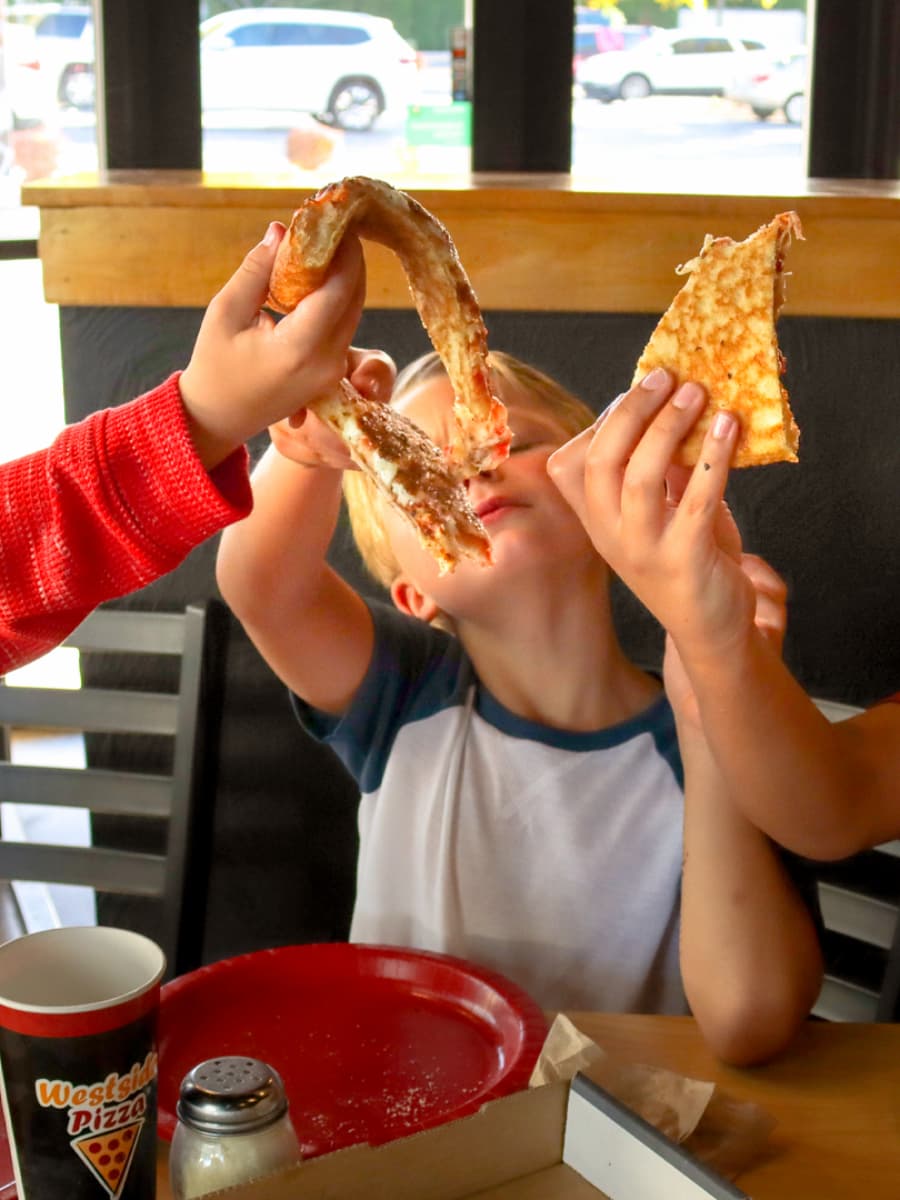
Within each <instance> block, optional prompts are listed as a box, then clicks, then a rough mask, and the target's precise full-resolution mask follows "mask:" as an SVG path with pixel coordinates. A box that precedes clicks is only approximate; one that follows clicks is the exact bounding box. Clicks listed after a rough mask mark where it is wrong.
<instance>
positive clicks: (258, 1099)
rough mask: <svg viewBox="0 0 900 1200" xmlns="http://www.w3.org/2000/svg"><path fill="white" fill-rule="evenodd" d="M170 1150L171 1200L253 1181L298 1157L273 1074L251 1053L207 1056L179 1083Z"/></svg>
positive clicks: (189, 1198)
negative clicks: (249, 1055)
mask: <svg viewBox="0 0 900 1200" xmlns="http://www.w3.org/2000/svg"><path fill="white" fill-rule="evenodd" d="M177 1113H178V1124H177V1125H176V1127H175V1135H174V1137H173V1138H172V1148H171V1152H170V1155H169V1183H170V1186H171V1190H172V1197H173V1200H194V1198H195V1197H197V1196H205V1195H207V1194H208V1193H209V1192H215V1191H219V1190H220V1189H221V1188H227V1187H232V1186H234V1185H235V1184H238V1183H243V1182H245V1181H246V1180H248V1179H258V1178H259V1177H260V1176H263V1175H268V1174H270V1173H271V1172H273V1171H277V1170H278V1169H279V1168H284V1167H289V1166H292V1165H293V1164H294V1163H297V1162H299V1160H300V1157H301V1154H300V1145H299V1143H298V1141H297V1135H296V1134H295V1133H294V1129H293V1126H292V1125H291V1121H290V1117H289V1115H288V1102H287V1097H286V1096H285V1092H284V1085H283V1083H282V1081H281V1077H280V1076H279V1074H278V1072H277V1071H275V1070H274V1069H273V1068H272V1067H270V1066H269V1065H268V1064H267V1063H264V1062H260V1061H259V1060H258V1059H254V1058H243V1057H241V1056H226V1057H222V1058H211V1059H208V1060H207V1061H206V1062H202V1063H200V1064H199V1065H198V1066H196V1067H194V1069H193V1070H192V1071H189V1072H188V1073H187V1075H186V1076H185V1077H184V1079H183V1080H182V1083H181V1090H180V1093H179V1098H178V1106H177Z"/></svg>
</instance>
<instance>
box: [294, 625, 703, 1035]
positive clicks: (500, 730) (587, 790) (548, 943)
mask: <svg viewBox="0 0 900 1200" xmlns="http://www.w3.org/2000/svg"><path fill="white" fill-rule="evenodd" d="M372 614H373V618H374V621H375V648H374V653H373V657H372V662H371V664H370V667H369V670H368V673H367V675H366V677H365V679H364V681H363V683H362V685H361V687H360V689H359V692H358V694H357V696H356V697H355V699H354V701H353V703H352V705H351V706H350V708H349V709H348V711H347V712H346V713H345V714H344V715H343V716H342V717H341V718H333V717H330V716H328V715H326V714H324V713H321V712H319V711H317V710H314V709H311V708H309V706H307V705H305V704H304V703H303V702H302V701H300V700H299V699H298V698H297V697H294V703H295V706H296V710H297V712H298V715H299V716H300V718H301V720H302V721H303V722H304V724H305V725H306V726H307V728H308V729H309V730H310V731H311V732H312V733H313V734H314V735H315V736H317V737H318V738H320V739H322V740H323V741H325V742H326V743H327V744H328V745H330V746H331V747H333V749H334V750H335V751H336V752H337V754H338V755H339V757H340V758H341V760H342V761H343V762H344V764H345V765H346V766H347V768H348V769H349V770H350V772H351V774H352V775H353V776H354V778H355V779H356V780H357V782H358V783H359V786H360V790H361V793H362V798H361V804H360V810H359V834H360V848H359V864H358V872H357V895H356V906H355V910H354V915H353V923H352V927H351V931H350V937H351V940H353V941H358V942H369V943H382V944H385V943H387V944H393V945H403V946H411V947H415V948H417V949H422V950H435V951H440V952H443V953H446V954H454V955H458V956H460V957H463V958H466V959H469V960H470V961H473V962H477V963H480V964H482V965H484V966H487V967H490V968H492V969H494V970H497V971H500V972H502V973H503V974H504V975H506V976H507V977H508V978H510V979H512V980H514V981H515V982H516V983H518V984H519V985H520V986H521V987H523V988H525V989H526V991H528V992H529V993H530V994H531V996H532V997H533V998H534V999H535V1000H537V1001H538V1003H539V1004H541V1005H543V1006H544V1007H545V1008H548V1009H556V1008H559V1009H562V1008H568V1009H590V1010H609V1011H622V1012H661V1013H683V1012H686V1011H687V1002H686V1000H685V996H684V992H683V989H682V986H681V979H680V974H679V969H678V932H679V899H680V881H681V858H682V822H683V791H682V770H681V763H680V759H679V755H678V746H677V742H676V737H675V726H674V720H673V717H672V712H671V709H670V708H669V704H668V702H667V700H666V699H665V697H664V696H661V697H660V699H658V700H657V701H655V702H654V703H653V704H652V705H651V707H650V708H648V709H647V710H646V711H645V712H644V713H642V714H641V715H639V716H637V717H635V718H633V719H631V720H629V721H625V722H623V723H622V724H620V725H616V726H613V727H612V728H609V729H602V730H598V731H597V732H595V733H567V732H564V731H562V730H558V729H552V728H549V727H547V726H544V725H538V724H535V723H534V722H532V721H526V720H523V719H522V718H521V717H518V716H515V715H514V714H513V713H511V712H509V711H508V710H507V709H505V708H504V707H503V706H502V705H501V704H499V703H498V702H497V701H496V700H495V699H494V698H493V697H492V696H491V695H490V694H489V693H488V692H487V691H486V690H485V688H484V687H483V686H482V685H481V684H480V682H479V680H478V678H477V677H476V675H475V673H474V671H473V669H472V665H471V663H470V662H469V660H468V658H467V656H466V654H465V652H464V650H463V648H462V647H461V645H460V644H459V642H458V641H457V639H456V638H454V637H451V636H449V635H448V634H446V633H444V632H442V631H441V630H437V629H434V628H432V627H430V626H428V625H426V624H425V623H423V622H421V621H417V620H414V619H412V618H410V617H407V616H405V615H403V614H401V613H398V612H396V611H394V610H393V609H390V608H388V607H387V606H385V605H380V604H373V605H372Z"/></svg>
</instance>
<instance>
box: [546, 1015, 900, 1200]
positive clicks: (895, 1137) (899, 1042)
mask: <svg viewBox="0 0 900 1200" xmlns="http://www.w3.org/2000/svg"><path fill="white" fill-rule="evenodd" d="M569 1015H570V1016H571V1017H572V1020H573V1021H574V1023H575V1024H576V1025H577V1026H578V1028H579V1029H581V1030H582V1032H583V1033H586V1034H587V1035H588V1037H590V1038H592V1039H593V1040H594V1041H595V1042H597V1043H598V1045H600V1046H602V1047H603V1048H604V1049H606V1050H609V1051H610V1052H615V1053H617V1054H621V1055H622V1056H623V1057H625V1058H628V1059H631V1060H633V1061H635V1062H645V1063H650V1064H653V1065H654V1066H661V1067H668V1068H669V1069H670V1070H673V1071H678V1072H680V1073H681V1074H682V1075H690V1076H692V1077H694V1078H697V1079H709V1080H712V1081H714V1082H715V1083H717V1084H719V1085H720V1086H721V1087H722V1088H723V1089H724V1090H725V1091H726V1092H728V1094H729V1095H731V1096H733V1097H734V1098H735V1099H738V1100H752V1101H755V1102H756V1103H757V1104H759V1105H761V1106H762V1107H763V1108H764V1109H765V1110H766V1112H767V1113H769V1114H770V1115H771V1116H773V1117H774V1118H775V1119H776V1120H777V1122H778V1124H777V1126H776V1128H775V1131H774V1133H773V1134H772V1139H771V1146H772V1151H773V1153H772V1156H771V1157H770V1158H769V1159H768V1161H766V1162H761V1163H760V1164H759V1165H758V1166H755V1167H753V1168H752V1169H751V1170H748V1171H746V1172H745V1173H744V1174H743V1175H742V1176H741V1177H740V1178H739V1179H738V1180H737V1181H736V1182H737V1184H738V1186H739V1187H741V1188H742V1189H743V1190H744V1191H745V1192H747V1193H748V1194H749V1195H750V1196H752V1197H753V1200H843V1198H844V1197H857V1196H858V1197H865V1200H896V1198H897V1197H898V1196H900V1025H850V1024H838V1023H830V1022H816V1021H810V1022H808V1023H807V1024H806V1025H805V1026H804V1028H803V1029H802V1030H801V1032H800V1035H799V1036H798V1038H797V1039H796V1041H795V1042H794V1044H793V1046H792V1048H791V1050H790V1051H789V1052H788V1053H787V1054H785V1055H783V1056H782V1057H781V1058H780V1059H778V1060H777V1061H776V1062H773V1063H771V1064H769V1065H767V1066H764V1067H755V1068H752V1069H749V1070H748V1069H742V1070H738V1069H735V1068H731V1067H726V1066H724V1065H723V1064H722V1063H720V1062H719V1061H718V1060H717V1059H716V1058H715V1057H714V1056H713V1055H712V1054H711V1053H710V1051H709V1050H708V1049H707V1047H706V1045H705V1044H704V1042H703V1039H702V1038H701V1036H700V1032H699V1029H698V1028H697V1024H696V1022H695V1021H693V1020H692V1019H691V1018H690V1017H654V1016H636V1015H632V1014H597V1013H571V1014H569Z"/></svg>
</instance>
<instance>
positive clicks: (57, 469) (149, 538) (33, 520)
mask: <svg viewBox="0 0 900 1200" xmlns="http://www.w3.org/2000/svg"><path fill="white" fill-rule="evenodd" d="M251 507H252V499H251V492H250V483H249V478H248V472H247V452H246V450H245V449H243V448H241V449H240V450H237V451H235V453H234V454H232V455H231V456H230V457H229V458H227V459H226V460H225V461H224V462H223V463H221V464H220V465H219V466H218V467H217V468H216V469H215V470H214V471H212V472H207V471H206V469H205V468H204V466H203V464H202V463H201V462H200V460H199V458H198V457H197V454H196V452H195V450H194V446H193V443H192V441H191V438H190V434H189V432H188V427H187V423H186V420H185V414H184V408H183V406H182V402H181V394H180V392H179V390H178V375H177V374H176V375H173V376H171V378H169V379H168V380H166V382H165V383H163V384H161V385H160V386H159V387H157V388H155V389H154V390H153V391H151V392H148V393H147V394H146V395H144V396H140V397H138V398H137V399H136V400H132V401H131V402H130V403H128V404H123V405H120V406H119V407H116V408H109V409H104V410H102V411H100V412H97V413H93V414H91V416H89V417H88V418H86V419H85V420H84V421H80V422H79V423H78V424H76V425H72V426H69V427H68V428H66V429H64V430H63V432H62V433H61V434H60V435H59V436H58V437H57V438H56V440H55V441H54V442H53V443H52V444H51V445H50V446H49V447H48V448H47V449H46V450H42V451H39V452H38V453H36V454H32V455H29V456H28V457H26V458H22V459H18V460H16V461H15V462H11V463H7V464H5V465H4V466H0V522H2V525H0V674H2V673H4V672H5V671H8V670H11V669H12V668H13V667H16V666H21V665H22V664H23V663H25V662H28V661H30V660H31V659H33V658H37V657H38V656H39V655H41V654H43V653H45V652H46V651H47V650H49V649H51V648H52V647H53V646H55V645H58V643H59V642H60V641H62V639H63V638H64V637H65V636H66V635H67V634H68V633H69V632H70V631H71V630H72V629H74V628H75V626H76V625H77V624H78V623H79V622H80V621H81V620H83V618H84V617H85V616H86V615H87V614H88V613H89V612H90V611H91V610H92V609H93V608H95V607H96V606H97V605H98V604H99V603H100V602H101V601H103V600H109V599H112V598H113V597H115V596H122V595H125V594H126V593H128V592H132V591H135V590H136V589H137V588H140V587H143V586H144V585H145V584H147V583H150V582H151V581H152V580H154V579H156V578H158V577H159V576H160V575H164V574H165V573H166V572H167V571H171V570H172V569H173V568H174V567H176V566H177V565H178V564H179V563H180V562H181V561H182V559H183V558H184V557H185V556H186V555H187V553H188V552H189V551H190V550H192V549H193V548H194V546H196V545H198V544H199V543H200V542H202V541H204V540H205V539H206V538H208V537H210V536H211V535H212V534H214V533H216V532H218V531H219V530H220V529H222V528H223V527H224V526H225V525H228V524H230V523H231V522H232V521H237V520H240V519H241V518H242V517H245V516H246V515H247V513H249V511H250V509H251Z"/></svg>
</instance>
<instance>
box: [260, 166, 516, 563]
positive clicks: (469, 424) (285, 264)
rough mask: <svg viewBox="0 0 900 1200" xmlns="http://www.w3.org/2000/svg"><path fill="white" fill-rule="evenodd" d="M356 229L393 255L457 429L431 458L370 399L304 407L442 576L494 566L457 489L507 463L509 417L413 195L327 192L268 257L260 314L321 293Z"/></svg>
mask: <svg viewBox="0 0 900 1200" xmlns="http://www.w3.org/2000/svg"><path fill="white" fill-rule="evenodd" d="M351 230H352V231H353V232H355V233H357V234H358V235H359V236H360V237H362V238H368V239H370V240H372V241H376V242H380V243H382V244H383V245H385V246H387V247H389V248H390V249H391V250H393V251H394V252H395V253H396V254H397V256H398V257H399V259H400V262H401V264H402V266H403V268H404V270H405V272H406V276H407V279H408V282H409V287H410V292H411V294H412V297H413V300H414V302H415V305H416V308H417V310H418V312H419V316H420V317H421V319H422V323H423V325H424V326H425V329H426V331H427V333H428V335H429V337H430V338H431V341H432V343H433V345H434V347H435V349H436V350H437V352H438V354H439V355H440V358H441V361H442V362H443V364H444V367H445V369H446V372H447V376H448V378H449V380H450V384H451V387H452V389H453V395H454V401H453V411H454V416H455V429H454V433H453V437H452V441H451V444H450V445H449V446H448V447H446V448H444V449H443V450H441V449H438V447H436V446H435V445H434V443H433V442H432V441H431V440H430V439H429V438H428V437H427V435H426V434H425V433H424V432H423V431H422V430H421V429H420V428H419V427H418V426H417V425H414V424H413V423H412V422H411V421H410V420H409V419H408V418H407V417H404V416H403V415H402V414H401V413H399V412H398V411H397V410H396V409H394V408H392V407H391V406H390V405H386V404H380V403H376V402H374V401H369V400H366V399H365V398H364V397H363V396H361V395H360V393H359V392H358V391H356V389H355V388H353V387H352V386H351V384H350V383H349V381H348V380H346V379H344V380H342V381H341V386H340V391H339V392H338V393H337V394H335V395H334V396H332V397H331V398H329V399H328V400H325V401H317V402H315V403H314V404H312V405H311V406H310V407H311V408H312V410H313V411H314V412H315V413H316V415H317V416H318V417H320V418H321V419H322V420H323V421H325V423H326V424H328V425H329V426H330V427H331V428H332V429H334V430H335V432H336V433H338V434H339V435H340V436H341V437H342V438H343V439H344V441H345V442H346V443H347V446H348V448H349V450H350V454H351V457H352V458H353V461H354V462H355V463H356V464H357V466H359V467H360V469H361V470H363V471H365V472H366V473H367V474H368V475H369V477H370V478H371V479H372V480H373V481H374V483H375V485H376V486H377V487H378V489H379V491H380V492H381V493H382V494H383V495H384V496H386V497H387V499H388V500H389V501H390V502H391V503H392V504H393V505H394V506H395V507H396V508H397V509H398V510H399V511H400V512H402V513H403V514H404V516H406V517H407V518H408V519H409V520H410V521H411V522H412V523H413V525H414V526H415V528H416V530H417V532H418V535H419V539H420V541H421V543H422V545H423V546H424V547H425V548H426V549H427V550H428V551H429V553H431V554H432V555H433V556H434V557H435V559H436V560H437V562H438V565H439V567H440V571H441V574H444V573H445V572H447V571H452V570H453V569H454V568H455V566H456V565H457V563H458V562H459V561H460V560H461V559H462V558H470V559H473V560H474V561H476V562H478V563H480V564H481V565H488V564H490V563H491V562H492V561H493V557H492V553H491V543H490V538H489V536H488V533H487V530H486V529H485V528H484V525H483V524H482V522H481V521H480V520H479V518H478V516H477V515H476V513H475V511H474V509H473V508H472V506H471V504H470V503H469V499H468V495H467V492H466V488H465V483H464V480H465V479H467V478H468V477H470V476H472V475H476V474H478V473H479V472H481V471H489V470H492V469H493V468H495V467H497V466H499V464H500V463H502V462H503V461H504V460H505V459H506V457H507V456H508V454H509V446H510V440H511V434H510V430H509V427H508V425H507V421H506V408H505V407H504V405H503V404H502V403H501V401H500V399H499V398H498V397H497V396H496V395H495V394H494V391H493V383H492V377H491V371H490V368H489V366H488V361H487V331H486V330H485V327H484V322H483V321H482V318H481V310H480V309H479V307H478V302H477V300H476V298H475V293H474V291H473V290H472V287H471V284H470V283H469V280H468V278H467V277H466V274H465V271H464V270H463V268H462V264H461V263H460V261H459V256H458V255H457V253H456V248H455V246H454V245H453V241H452V239H451V238H450V235H449V233H448V232H447V230H446V229H445V228H444V226H443V225H442V224H441V223H440V222H439V221H438V220H437V219H436V218H435V217H434V216H433V215H432V214H431V213H429V212H428V211H427V209H425V208H423V207H422V205H421V204H419V203H418V202H417V201H416V200H414V199H413V198H412V197H411V196H407V195H406V194H405V193H404V192H401V191H398V190H397V189H396V188H393V187H391V186H390V185H389V184H387V183H384V182H382V181H381V180H376V179H367V178H365V177H363V176H356V177H353V178H349V179H344V180H341V181H340V182H339V183H333V184H329V185H328V187H325V188H323V189H322V190H321V191H320V192H318V193H317V194H316V195H315V196H313V197H312V198H311V199H310V200H308V201H307V202H306V203H305V204H303V205H302V206H301V207H300V208H299V209H298V210H297V211H296V212H295V213H294V216H293V219H292V220H291V224H290V227H289V229H288V231H287V233H286V235H285V237H284V238H283V239H282V241H281V243H280V245H279V247H278V252H277V255H276V258H275V263H274V266H273V270H272V275H271V279H270V282H269V295H268V298H267V301H266V304H267V307H269V308H271V309H273V310H274V311H276V312H281V313H287V312H291V311H292V310H293V309H294V308H296V306H297V305H298V304H299V303H300V301H301V300H302V299H303V298H304V296H307V295H309V294H310V292H312V291H314V290H315V289H316V288H317V287H319V286H320V285H321V284H322V282H323V281H324V279H325V277H326V275H327V273H328V268H329V266H330V264H331V261H332V259H333V258H334V255H335V253H336V252H337V249H338V246H339V245H340V243H341V240H342V239H343V237H344V236H345V235H346V234H347V233H348V232H349V231H351Z"/></svg>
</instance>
